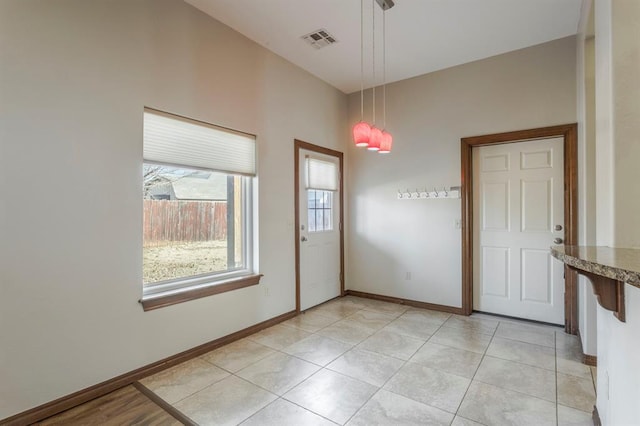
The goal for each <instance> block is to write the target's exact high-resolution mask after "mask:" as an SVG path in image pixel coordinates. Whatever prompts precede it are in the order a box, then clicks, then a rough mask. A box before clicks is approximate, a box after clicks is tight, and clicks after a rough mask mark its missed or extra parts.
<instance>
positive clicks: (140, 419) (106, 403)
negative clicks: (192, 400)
mask: <svg viewBox="0 0 640 426" xmlns="http://www.w3.org/2000/svg"><path fill="white" fill-rule="evenodd" d="M35 424H36V425H43V426H44V425H105V426H116V425H117V426H121V425H145V426H147V425H148V426H155V425H163V426H164V425H180V424H182V423H181V422H180V421H178V420H177V419H175V418H174V417H172V416H171V414H169V413H168V412H166V411H165V410H163V409H162V408H161V407H160V406H158V405H157V404H155V403H154V402H153V401H151V400H150V399H149V398H147V397H146V396H145V395H144V394H143V393H141V392H140V391H139V390H137V389H136V388H135V387H133V386H126V387H124V388H122V389H118V390H116V391H114V392H111V393H110V394H107V395H105V396H103V397H100V398H96V399H94V400H93V401H89V402H87V403H85V404H82V405H80V406H78V407H74V408H72V409H70V410H67V411H65V412H63V413H60V414H58V415H56V416H53V417H49V418H48V419H45V420H44V421H42V422H39V423H35Z"/></svg>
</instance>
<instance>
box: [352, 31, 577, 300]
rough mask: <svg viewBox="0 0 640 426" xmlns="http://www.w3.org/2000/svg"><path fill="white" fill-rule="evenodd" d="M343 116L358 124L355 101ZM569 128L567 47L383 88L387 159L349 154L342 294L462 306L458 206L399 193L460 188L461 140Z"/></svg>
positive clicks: (570, 60) (571, 53) (571, 51)
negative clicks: (390, 144)
mask: <svg viewBox="0 0 640 426" xmlns="http://www.w3.org/2000/svg"><path fill="white" fill-rule="evenodd" d="M389 66H393V65H392V64H389ZM368 95H370V94H368ZM378 99H379V97H378ZM367 100H369V96H368V97H367ZM380 106H381V105H380V104H379V105H378V107H379V108H380ZM379 108H378V111H380V109H379ZM365 110H366V111H370V107H369V106H368V105H367V106H366V108H365ZM349 113H350V121H349V122H350V123H351V124H353V123H355V122H357V121H358V120H359V119H360V96H359V93H354V94H352V95H350V96H349ZM365 118H367V117H365ZM575 121H576V39H575V38H574V37H569V38H565V39H560V40H557V41H553V42H550V43H546V44H542V45H539V46H534V47H530V48H527V49H523V50H519V51H515V52H511V53H507V54H504V55H500V56H496V57H493V58H489V59H485V60H482V61H477V62H473V63H469V64H465V65H461V66H457V67H454V68H450V69H446V70H443V71H439V72H435V73H432V74H427V75H424V76H421V77H416V78H412V79H409V80H404V81H401V82H398V83H394V84H390V85H388V86H387V127H388V129H389V130H390V131H391V133H392V134H393V135H394V138H395V142H394V143H395V146H394V149H393V152H392V153H391V154H389V155H387V156H382V155H379V154H373V153H371V152H367V151H364V150H362V149H357V148H356V147H355V146H352V145H350V146H349V148H348V150H347V151H348V153H349V161H348V168H349V170H350V176H349V190H348V199H347V203H348V204H350V209H351V210H350V215H349V222H348V223H349V226H348V229H349V237H350V238H349V244H348V256H349V262H348V265H347V286H348V288H351V289H355V290H360V291H365V292H371V293H378V294H384V295H390V296H396V297H402V298H407V299H413V300H419V301H423V302H430V303H438V304H443V305H450V306H461V276H460V270H461V261H460V250H461V248H460V230H459V229H455V226H454V223H455V220H456V219H459V218H460V214H461V213H460V207H461V204H460V200H451V199H447V200H416V201H400V200H397V199H396V194H397V191H398V190H405V189H407V188H408V189H411V190H414V189H415V188H424V187H425V186H427V187H428V188H430V189H431V188H433V187H434V186H437V187H439V188H441V187H442V186H444V185H446V186H456V185H460V138H462V137H465V136H475V135H482V134H487V133H496V132H504V131H511V130H521V129H528V128H533V127H542V126H550V125H555V124H566V123H574V122H575ZM407 272H410V273H411V279H410V280H407V279H406V277H407Z"/></svg>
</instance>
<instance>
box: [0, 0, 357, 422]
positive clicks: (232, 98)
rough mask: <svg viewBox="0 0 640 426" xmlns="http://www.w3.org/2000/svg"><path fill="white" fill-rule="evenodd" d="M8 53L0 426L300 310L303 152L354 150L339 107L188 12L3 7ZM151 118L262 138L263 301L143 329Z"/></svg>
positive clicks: (294, 71) (2, 92)
mask: <svg viewBox="0 0 640 426" xmlns="http://www.w3.org/2000/svg"><path fill="white" fill-rule="evenodd" d="M0 53H1V55H2V57H1V58H0V64H1V67H2V68H1V73H0V132H1V133H0V137H1V138H0V139H1V143H0V162H1V164H0V185H1V186H0V193H1V194H2V199H3V202H2V203H0V220H1V222H0V233H1V234H0V250H1V252H0V262H1V264H0V271H2V275H1V278H0V279H1V280H2V283H1V285H0V292H1V294H0V342H1V344H0V419H1V418H4V417H7V416H10V415H12V414H15V413H18V412H21V411H24V410H26V409H29V408H32V407H34V406H37V405H39V404H43V403H45V402H47V401H50V400H52V399H55V398H58V397H61V396H63V395H66V394H69V393H71V392H75V391H77V390H79V389H82V388H85V387H87V386H90V385H93V384H96V383H98V382H101V381H103V380H107V379H110V378H112V377H114V376H117V375H119V374H122V373H125V372H127V371H130V370H132V369H135V368H137V367H140V366H142V365H146V364H148V363H151V362H154V361H157V360H159V359H162V358H164V357H167V356H170V355H173V354H176V353H178V352H180V351H183V350H185V349H188V348H192V347H194V346H197V345H199V344H202V343H205V342H207V341H210V340H213V339H216V338H218V337H220V336H224V335H227V334H229V333H232V332H234V331H237V330H239V329H242V328H245V327H248V326H250V325H253V324H255V323H257V322H260V321H263V320H266V319H268V318H271V317H274V316H276V315H279V314H282V313H284V312H288V311H291V310H293V309H295V301H294V253H293V241H294V228H293V223H294V222H293V219H294V218H293V212H294V206H293V176H294V175H293V139H294V138H299V139H303V140H305V141H308V142H312V143H316V144H319V145H324V146H327V147H330V148H333V149H338V150H343V149H344V148H343V143H344V141H346V140H347V138H348V126H347V123H346V119H345V118H346V116H347V109H346V106H347V98H346V96H345V95H344V94H342V93H340V92H339V91H337V90H336V89H334V88H332V87H330V86H328V85H327V84H325V83H323V82H321V81H319V80H318V79H316V78H315V77H313V76H311V75H310V74H308V73H306V72H304V71H302V70H300V69H299V68H297V67H295V66H293V65H291V64H290V63H288V62H286V61H284V60H283V59H281V58H279V57H277V56H275V55H273V54H271V53H269V52H267V51H266V50H264V49H262V48H261V47H258V46H257V45H256V44H254V43H253V42H251V41H249V40H248V39H246V38H244V37H242V36H240V35H239V34H238V33H236V32H234V31H232V30H231V29H229V28H228V27H226V26H224V25H221V24H220V23H218V22H217V21H215V20H213V19H211V18H210V17H208V16H206V15H204V14H203V13H201V12H199V11H197V10H196V9H194V8H192V7H190V6H188V5H186V4H185V3H183V2H182V1H179V0H144V1H129V0H114V1H108V2H106V1H105V2H95V1H91V2H87V1H82V0H66V1H58V2H48V1H35V0H27V1H24V0H5V1H2V2H0ZM144 106H149V107H154V108H158V109H161V110H166V111H170V112H174V113H178V114H182V115H185V116H189V117H193V118H196V119H200V120H205V121H208V122H212V123H215V124H218V125H222V126H226V127H231V128H234V129H238V130H242V131H245V132H250V133H254V134H257V140H258V170H259V178H258V185H257V186H256V188H257V191H258V204H259V210H260V215H259V221H258V229H259V233H258V235H259V256H260V257H259V264H260V272H261V273H263V274H264V278H263V281H262V283H261V284H260V285H259V286H255V287H250V288H246V289H242V290H238V291H234V292H230V293H224V294H220V295H216V296H213V297H208V298H204V299H199V300H196V301H192V302H188V303H183V304H180V305H175V306H172V307H169V308H164V309H159V310H156V311H150V312H146V313H145V312H143V311H142V308H141V307H140V305H139V304H138V299H139V298H140V296H141V291H142V286H141V283H142V234H141V232H142V202H141V198H142V185H141V170H142V111H143V107H144ZM265 287H268V288H269V295H267V294H266V291H265Z"/></svg>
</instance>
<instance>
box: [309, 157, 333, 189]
mask: <svg viewBox="0 0 640 426" xmlns="http://www.w3.org/2000/svg"><path fill="white" fill-rule="evenodd" d="M306 161H307V182H306V183H307V185H306V189H319V190H322V191H337V190H338V166H337V165H336V164H334V163H332V162H330V161H324V160H319V159H317V158H312V157H307V158H306Z"/></svg>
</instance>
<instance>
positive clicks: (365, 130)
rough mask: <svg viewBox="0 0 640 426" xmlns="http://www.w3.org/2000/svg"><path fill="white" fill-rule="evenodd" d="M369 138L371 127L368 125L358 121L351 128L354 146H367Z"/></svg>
mask: <svg viewBox="0 0 640 426" xmlns="http://www.w3.org/2000/svg"><path fill="white" fill-rule="evenodd" d="M370 137H371V126H369V123H365V122H364V121H360V122H359V123H356V125H355V126H353V142H355V144H356V146H369V138H370Z"/></svg>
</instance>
